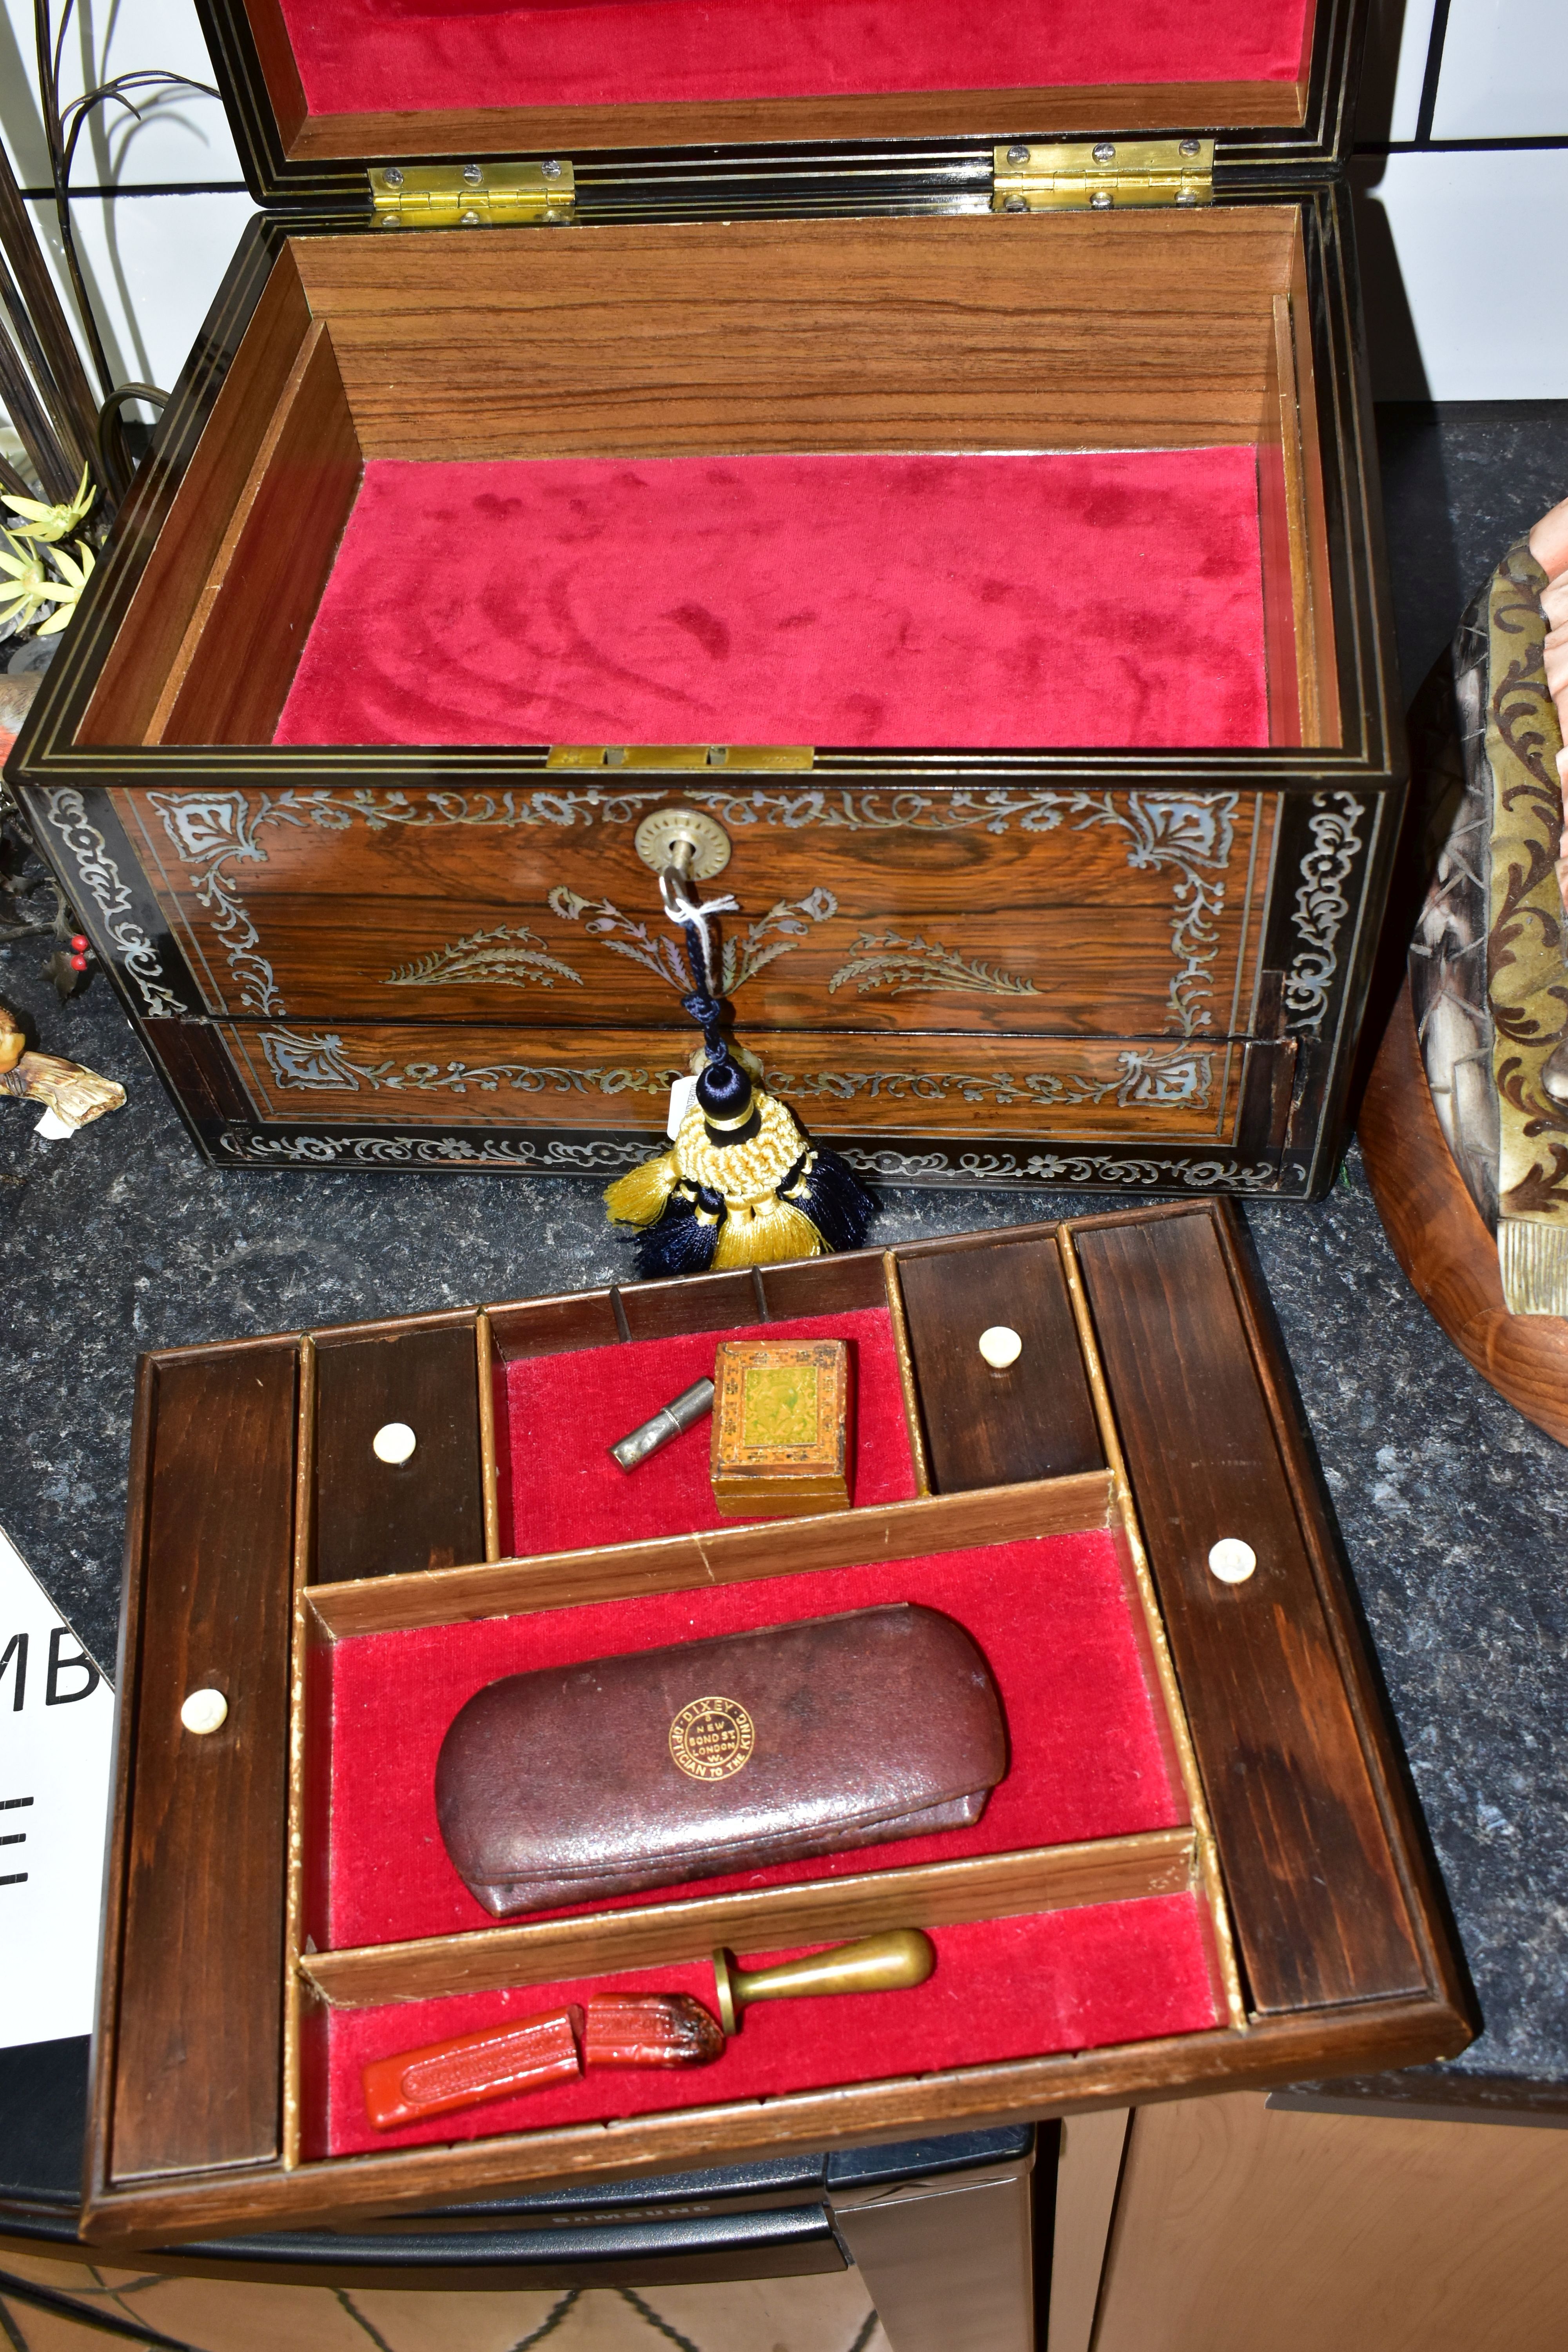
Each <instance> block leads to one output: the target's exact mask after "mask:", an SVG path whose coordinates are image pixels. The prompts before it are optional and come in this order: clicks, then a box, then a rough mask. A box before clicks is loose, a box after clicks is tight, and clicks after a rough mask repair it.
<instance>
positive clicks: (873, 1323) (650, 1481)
mask: <svg viewBox="0 0 1568 2352" xmlns="http://www.w3.org/2000/svg"><path fill="white" fill-rule="evenodd" d="M721 1339H844V1340H847V1342H848V1346H849V1357H850V1381H849V1386H850V1396H851V1420H850V1442H849V1446H848V1461H849V1465H850V1500H851V1502H852V1503H853V1504H855V1506H856V1507H858V1508H864V1507H867V1506H869V1505H875V1504H879V1503H905V1502H909V1501H910V1499H911V1498H912V1496H913V1495H914V1492H915V1471H914V1461H913V1458H912V1456H911V1454H910V1431H909V1422H908V1420H907V1418H906V1416H905V1412H904V1391H903V1384H902V1382H901V1381H900V1376H899V1360H898V1354H897V1350H896V1349H895V1347H894V1344H893V1326H892V1319H891V1318H890V1317H889V1313H888V1310H887V1308H886V1307H860V1308H858V1309H857V1310H856V1311H855V1312H854V1313H852V1314H847V1315H808V1316H797V1317H795V1318H794V1319H792V1320H789V1321H785V1322H776V1323H747V1324H739V1325H736V1326H735V1327H734V1328H731V1329H726V1330H721V1331H695V1332H690V1333H688V1334H684V1335H682V1336H681V1337H679V1338H676V1339H634V1340H632V1341H630V1342H629V1343H627V1344H625V1345H623V1346H620V1347H616V1348H581V1349H572V1350H571V1351H570V1352H568V1353H566V1354H564V1355H558V1356H524V1357H521V1358H519V1359H518V1360H515V1361H513V1362H511V1363H510V1364H508V1365H507V1367H506V1373H505V1381H504V1385H503V1384H501V1383H499V1382H498V1390H499V1391H500V1392H499V1394H498V1399H497V1403H498V1412H497V1427H496V1450H497V1453H498V1455H500V1456H501V1457H502V1458H503V1459H504V1460H505V1463H506V1465H507V1469H508V1472H509V1475H508V1477H507V1478H505V1479H503V1480H502V1481H501V1501H502V1507H503V1508H502V1519H501V1543H502V1547H503V1549H505V1550H507V1551H508V1552H509V1553H516V1554H518V1555H519V1556H520V1557H521V1558H523V1559H532V1558H536V1557H537V1556H539V1555H540V1554H542V1553H544V1552H552V1551H575V1550H578V1549H585V1548H586V1547H587V1546H589V1545H591V1544H618V1543H637V1542H642V1541H645V1540H647V1538H651V1537H656V1536H674V1535H689V1534H690V1533H691V1532H692V1530H693V1529H694V1528H723V1527H734V1526H736V1525H738V1524H740V1523H739V1522H738V1521H736V1520H734V1519H725V1518H721V1517H720V1515H719V1511H718V1509H717V1507H716V1506H715V1504H714V1501H713V1488H712V1486H711V1483H710V1479H709V1475H708V1465H709V1447H710V1438H711V1433H712V1428H713V1423H712V1421H711V1419H710V1420H707V1421H701V1422H699V1423H698V1424H697V1426H696V1427H695V1428H694V1429H689V1430H688V1431H687V1432H686V1433H685V1434H684V1435H683V1436H681V1437H678V1438H677V1439H676V1440H675V1442H674V1444H670V1445H667V1446H666V1447H665V1449H664V1451H663V1453H662V1454H655V1455H654V1456H653V1458H652V1459H651V1461H647V1462H645V1463H643V1464H642V1465H641V1466H640V1468H638V1469H637V1470H634V1471H632V1472H630V1473H629V1474H628V1473H627V1472H626V1471H625V1470H622V1469H621V1468H619V1466H618V1465H616V1463H615V1462H613V1461H612V1460H611V1459H610V1455H609V1451H608V1449H609V1447H610V1446H611V1445H613V1444H615V1442H616V1439H617V1438H620V1437H625V1436H626V1433H627V1432H628V1431H630V1430H633V1429H635V1428H636V1427H637V1424H638V1423H639V1422H644V1421H647V1418H648V1416H649V1415H650V1414H651V1413H655V1412H658V1408H659V1406H660V1405H661V1404H668V1402H669V1401H670V1399H671V1398H672V1397H677V1396H679V1394H680V1392H681V1391H682V1389H688V1388H689V1387H690V1386H691V1384H692V1382H693V1381H700V1380H703V1379H710V1378H711V1377H712V1372H713V1357H714V1351H715V1349H717V1347H718V1344H719V1342H720V1340H721Z"/></svg>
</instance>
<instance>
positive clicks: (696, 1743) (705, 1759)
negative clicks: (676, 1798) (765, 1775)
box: [669, 1697, 757, 1780]
mask: <svg viewBox="0 0 1568 2352" xmlns="http://www.w3.org/2000/svg"><path fill="white" fill-rule="evenodd" d="M756 1744H757V1734H756V1727H755V1726H754V1725H753V1724H752V1718H751V1717H750V1716H749V1715H748V1714H747V1713H746V1710H745V1708H744V1707H743V1706H742V1705H741V1702H740V1700H739V1699H738V1698H718V1697H712V1698H694V1699H693V1700H692V1701H691V1703H690V1705H689V1706H683V1707H682V1708H681V1710H680V1713H679V1715H678V1716H677V1717H676V1718H675V1721H674V1722H673V1723H672V1724H671V1725H670V1727H669V1752H670V1755H671V1757H672V1758H673V1759H674V1761H675V1764H676V1767H677V1769H678V1770H679V1771H682V1772H684V1773H685V1775H686V1777H687V1779H688V1780H733V1778H734V1776H735V1774H736V1773H737V1772H743V1771H744V1770H745V1769H746V1766H747V1765H748V1764H749V1763H750V1762H751V1760H752V1749H753V1748H755V1746H756Z"/></svg>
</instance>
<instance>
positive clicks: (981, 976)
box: [827, 931, 1039, 996]
mask: <svg viewBox="0 0 1568 2352" xmlns="http://www.w3.org/2000/svg"><path fill="white" fill-rule="evenodd" d="M851 983H852V984H853V985H854V988H855V990H856V992H857V993H858V995H861V996H868V995H870V994H871V993H872V992H873V991H874V990H876V989H885V990H886V991H887V992H888V994H889V996H908V995H909V994H910V992H912V991H913V990H915V989H919V988H942V989H960V990H963V991H964V992H967V993H968V994H969V995H971V996H1038V994H1039V990H1038V989H1037V987H1036V986H1035V983H1034V982H1033V981H1032V980H1026V979H1025V978H1024V976H1023V975H1022V973H1020V972H1012V971H1003V970H1002V969H1001V967H1000V965H998V964H988V963H971V962H968V961H966V960H965V959H964V958H963V956H961V955H960V954H959V952H958V950H957V949H956V948H944V947H943V946H942V942H941V940H930V941H927V940H921V939H914V940H905V939H900V937H899V934H898V933H897V932H896V931H884V932H881V933H880V934H879V933H877V932H875V931H862V932H861V934H860V936H859V938H858V940H856V941H855V943H854V946H853V948H852V949H851V950H850V956H849V961H848V962H847V963H845V964H840V965H839V967H838V970H837V971H836V972H835V973H834V975H833V977H832V979H831V980H830V981H829V982H828V983H827V985H828V988H829V989H830V990H832V989H836V988H847V987H848V986H850V985H851Z"/></svg>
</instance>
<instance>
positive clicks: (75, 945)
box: [71, 931, 92, 955]
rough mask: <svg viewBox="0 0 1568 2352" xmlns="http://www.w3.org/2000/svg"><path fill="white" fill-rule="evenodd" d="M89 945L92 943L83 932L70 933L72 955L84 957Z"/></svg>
mask: <svg viewBox="0 0 1568 2352" xmlns="http://www.w3.org/2000/svg"><path fill="white" fill-rule="evenodd" d="M91 945H92V941H91V940H89V938H88V935H87V933H86V932H85V931H73V932H72V933H71V953H72V955H85V954H86V953H87V951H88V950H89V947H90V946H91Z"/></svg>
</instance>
